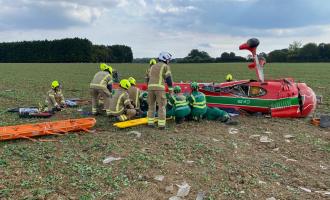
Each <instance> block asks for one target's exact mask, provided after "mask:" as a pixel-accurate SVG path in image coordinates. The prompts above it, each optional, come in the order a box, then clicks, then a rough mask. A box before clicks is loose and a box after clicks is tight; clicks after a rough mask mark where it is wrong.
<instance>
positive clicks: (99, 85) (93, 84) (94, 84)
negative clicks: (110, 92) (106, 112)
mask: <svg viewBox="0 0 330 200" xmlns="http://www.w3.org/2000/svg"><path fill="white" fill-rule="evenodd" d="M89 86H97V87H102V88H107V86H104V85H101V84H96V83H91V84H89Z"/></svg>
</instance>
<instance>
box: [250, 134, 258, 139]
mask: <svg viewBox="0 0 330 200" xmlns="http://www.w3.org/2000/svg"><path fill="white" fill-rule="evenodd" d="M257 137H260V135H250V137H249V138H250V139H251V138H257Z"/></svg>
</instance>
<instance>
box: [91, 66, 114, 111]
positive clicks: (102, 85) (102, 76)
mask: <svg viewBox="0 0 330 200" xmlns="http://www.w3.org/2000/svg"><path fill="white" fill-rule="evenodd" d="M100 69H101V71H99V72H97V73H96V74H95V75H94V78H93V80H92V81H91V83H90V85H89V87H90V94H91V96H92V114H93V115H96V114H98V111H97V107H98V104H99V98H100V96H101V97H102V98H103V101H104V108H105V111H106V113H107V115H109V114H110V113H109V105H110V98H111V93H112V67H111V66H109V65H107V64H105V63H101V64H100Z"/></svg>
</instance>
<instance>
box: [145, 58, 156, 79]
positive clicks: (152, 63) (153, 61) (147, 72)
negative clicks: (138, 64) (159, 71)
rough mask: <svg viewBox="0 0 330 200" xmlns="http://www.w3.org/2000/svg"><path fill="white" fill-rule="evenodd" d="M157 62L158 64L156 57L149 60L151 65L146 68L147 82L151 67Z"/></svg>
mask: <svg viewBox="0 0 330 200" xmlns="http://www.w3.org/2000/svg"><path fill="white" fill-rule="evenodd" d="M155 64H157V61H156V59H154V58H152V59H150V61H149V67H148V69H147V70H146V76H145V80H146V83H148V74H149V71H150V68H151V66H153V65H155Z"/></svg>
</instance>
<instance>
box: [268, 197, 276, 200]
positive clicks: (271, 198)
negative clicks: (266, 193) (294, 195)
mask: <svg viewBox="0 0 330 200" xmlns="http://www.w3.org/2000/svg"><path fill="white" fill-rule="evenodd" d="M266 200H276V199H275V197H270V198H267V199H266Z"/></svg>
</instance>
